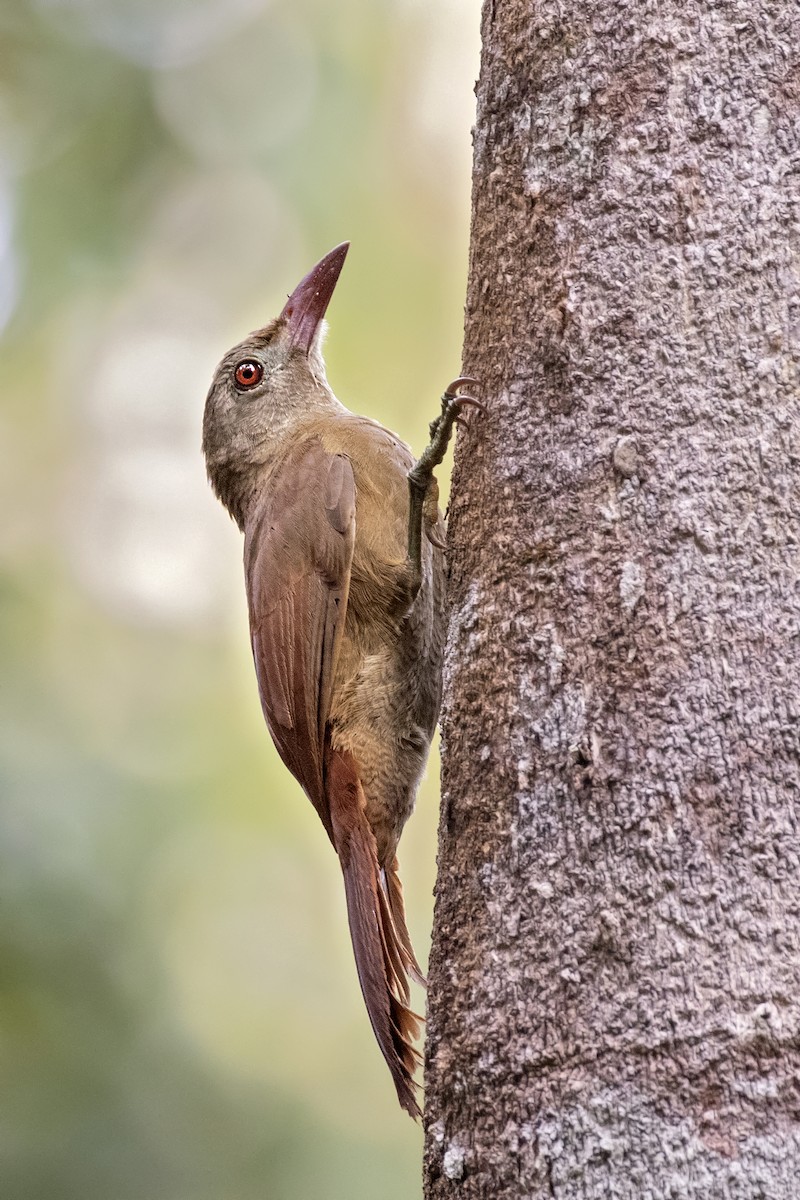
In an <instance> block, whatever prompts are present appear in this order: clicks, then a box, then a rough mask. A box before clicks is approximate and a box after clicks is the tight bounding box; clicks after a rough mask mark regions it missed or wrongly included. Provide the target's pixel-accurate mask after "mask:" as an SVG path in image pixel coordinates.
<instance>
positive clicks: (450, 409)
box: [408, 375, 486, 594]
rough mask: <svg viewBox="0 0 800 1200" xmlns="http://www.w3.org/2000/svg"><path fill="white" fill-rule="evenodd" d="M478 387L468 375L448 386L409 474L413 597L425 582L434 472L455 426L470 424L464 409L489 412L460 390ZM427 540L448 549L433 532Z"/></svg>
mask: <svg viewBox="0 0 800 1200" xmlns="http://www.w3.org/2000/svg"><path fill="white" fill-rule="evenodd" d="M479 386H480V385H479V383H478V381H477V379H472V378H471V377H470V376H469V375H460V376H459V377H458V379H454V380H453V382H452V383H451V384H448V386H447V388H446V389H445V392H444V395H443V396H442V411H441V413H440V414H439V416H438V417H436V419H435V420H434V421H431V424H430V437H431V440H430V442H429V443H428V445H427V446H426V447H425V449H424V450H423V451H422V454H421V455H420V456H419V458H418V459H417V461H416V462H415V463H414V466H413V467H412V468H411V470H410V471H409V472H408V486H409V492H410V499H411V507H410V510H409V519H408V559H409V564H410V568H411V577H412V579H413V581H414V587H413V588H412V591H413V592H414V594H416V591H418V590H419V584H420V581H421V579H422V511H423V508H424V506H425V497H426V496H427V494H428V489H429V488H430V486H431V484H432V482H433V472H434V470H435V468H436V467H438V466H439V465H440V463H441V462H442V460H443V458H444V456H445V454H446V453H447V447H448V445H449V442H450V438H451V436H452V433H453V426H454V425H457V424H460V425H464V424H466V423H467V422H466V420H465V418H464V415H463V414H464V409H466V408H474V409H476V410H477V411H478V412H480V413H484V412H486V405H485V404H483V402H482V401H480V400H476V398H475V397H474V396H470V395H469V394H468V393H466V392H462V390H461V389H462V388H466V387H470V388H477V387H479ZM428 539H429V541H431V542H433V544H434V545H435V546H438V547H439V548H440V549H444V548H445V547H444V546H442V545H441V543H440V542H439V541H438V540H435V539H434V538H432V537H431V535H430V532H428Z"/></svg>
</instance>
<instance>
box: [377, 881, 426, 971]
mask: <svg viewBox="0 0 800 1200" xmlns="http://www.w3.org/2000/svg"><path fill="white" fill-rule="evenodd" d="M381 878H382V881H383V886H384V890H385V892H386V898H387V900H388V901H389V909H390V910H391V914H392V921H393V923H394V927H395V929H396V931H397V936H398V938H399V939H400V944H401V946H402V947H403V959H404V962H405V968H406V970H407V971H408V974H409V975H410V976H411V978H412V979H413V980H414V981H415V982H416V983H418V984H419V985H420V986H421V987H424V988H426V987H427V986H428V981H427V979H426V978H425V976H424V975H423V974H422V968H421V967H420V965H419V963H418V962H417V956H416V954H415V953H414V947H413V946H412V945H411V938H410V936H409V933H408V926H407V925H406V906H405V904H404V903H403V885H402V883H401V882H400V864H399V863H398V861H397V858H396V857H395V858H394V859H393V860H392V862H391V863H390V864H389V865H388V866H387V867H385V868H384V869H383V870H382V871H381Z"/></svg>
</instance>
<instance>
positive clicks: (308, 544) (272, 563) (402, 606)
mask: <svg viewBox="0 0 800 1200" xmlns="http://www.w3.org/2000/svg"><path fill="white" fill-rule="evenodd" d="M348 245H349V243H347V242H345V243H343V244H342V245H341V246H337V247H336V248H335V249H334V250H331V252H330V253H329V254H327V255H326V256H325V258H323V259H322V260H321V262H319V263H318V264H317V265H316V266H315V267H314V268H313V270H312V271H310V272H309V274H308V275H307V276H306V277H305V279H303V280H302V282H301V283H299V284H298V286H297V287H296V288H295V290H294V291H293V292H292V294H291V296H290V297H289V299H288V301H287V303H286V305H285V307H284V309H283V311H282V312H281V314H280V316H279V317H277V318H276V319H275V320H274V321H271V322H270V324H269V325H267V326H266V327H265V328H264V329H261V330H258V331H257V332H256V333H253V334H251V335H250V337H248V338H246V339H245V341H243V342H241V343H240V344H239V345H238V346H235V347H234V349H233V350H231V351H230V352H229V353H228V354H226V355H225V357H224V358H223V360H222V362H221V363H220V365H219V366H218V367H217V370H216V372H215V375H214V379H213V382H212V384H211V389H210V391H209V393H208V398H207V400H206V407H205V416H204V421H203V451H204V454H205V458H206V464H207V467H208V475H209V479H210V481H211V485H212V487H213V489H214V491H215V492H216V494H217V496H218V497H219V499H220V500H221V501H222V503H223V504H224V505H225V507H226V508H227V509H228V511H229V512H230V514H231V516H232V517H233V518H234V520H235V521H236V523H237V524H238V526H239V528H240V529H241V530H242V531H243V533H244V539H245V540H244V565H245V580H246V587H247V600H248V605H249V609H250V633H251V641H252V647H253V657H254V660H255V667H256V676H257V679H258V689H259V693H260V696H261V705H262V709H263V712H264V717H265V719H266V722H267V725H268V727H269V731H270V733H271V734H272V738H273V740H274V742H275V745H276V747H277V749H278V752H279V754H280V756H281V758H282V759H283V761H284V763H285V764H286V766H287V767H288V768H289V770H290V771H291V772H292V774H293V775H294V777H295V778H296V779H297V780H298V782H299V783H300V785H301V786H302V788H303V789H304V791H305V792H306V795H307V796H308V798H309V799H310V801H311V803H312V804H313V805H314V807H315V809H316V810H317V813H318V814H319V817H320V820H321V821H322V824H323V825H324V826H325V830H326V832H327V834H328V837H329V838H330V840H331V842H332V843H333V846H334V849H335V850H336V853H337V854H338V856H339V861H340V863H341V867H342V872H343V875H344V886H345V894H346V899H347V913H348V919H349V924H350V933H351V937H352V941H353V951H354V953H355V960H356V967H357V969H358V977H359V981H360V983H361V990H362V992H363V994H364V1000H365V1002H366V1007H367V1011H368V1013H369V1018H370V1021H371V1023H372V1028H373V1030H374V1033H375V1037H376V1038H377V1041H378V1045H379V1046H380V1048H381V1051H382V1053H383V1056H384V1058H385V1059H386V1062H387V1064H388V1066H389V1070H390V1071H391V1073H392V1078H393V1080H394V1084H395V1087H396V1089H397V1095H398V1099H399V1100H400V1103H401V1105H402V1106H403V1108H405V1109H406V1110H407V1111H408V1112H409V1113H411V1115H412V1116H418V1115H419V1106H418V1104H417V1101H416V1098H415V1095H414V1089H415V1086H416V1085H415V1083H414V1079H413V1075H414V1071H415V1068H416V1066H417V1064H418V1062H419V1055H418V1054H417V1052H416V1050H415V1049H414V1046H413V1042H414V1039H415V1038H416V1037H417V1036H418V1034H419V1024H418V1021H419V1018H417V1017H416V1016H415V1014H414V1013H413V1012H412V1011H411V1009H410V1007H409V995H410V993H409V976H411V977H413V978H415V979H417V980H419V981H420V982H422V983H424V979H423V977H422V973H421V971H420V968H419V965H418V963H417V960H416V957H415V955H414V951H413V949H412V946H411V939H410V938H409V935H408V929H407V928H406V919H405V912H404V908H403V890H402V887H401V884H400V877H399V875H398V864H397V857H396V850H397V843H398V841H399V840H400V834H401V833H402V830H403V826H404V825H405V823H406V821H407V819H408V817H409V816H410V814H411V811H412V809H413V807H414V799H415V794H416V790H417V785H418V782H419V779H420V776H421V774H422V770H423V768H424V765H425V760H426V758H427V755H428V750H429V747H430V742H431V738H432V736H433V731H434V727H435V725H436V720H437V717H438V713H439V703H440V698H441V669H442V652H443V646H444V637H445V567H444V555H443V545H444V525H443V522H442V518H441V515H440V513H439V509H438V506H437V498H438V491H437V486H436V481H435V478H434V476H433V468H434V467H435V466H437V465H438V464H439V463H440V462H441V461H442V458H443V457H444V453H445V450H446V448H447V444H448V441H449V438H450V434H451V432H452V428H453V424H454V423H455V421H456V420H457V419H458V417H459V413H460V411H461V409H462V408H463V407H464V406H465V405H474V406H476V407H478V408H480V407H482V406H481V405H480V404H479V403H478V401H476V400H475V399H474V398H473V397H470V396H465V395H463V394H461V393H460V389H461V387H463V386H466V385H468V384H471V383H473V382H474V381H473V380H469V379H466V378H461V379H457V380H455V381H454V383H453V384H451V385H450V387H449V388H448V389H447V391H446V392H445V395H444V397H443V401H442V413H441V416H440V417H438V418H437V420H436V421H434V422H433V424H432V425H431V443H430V445H429V446H428V448H427V450H426V451H425V453H424V454H423V455H422V457H421V458H420V460H419V461H418V462H417V463H415V462H414V458H413V456H412V454H411V451H410V450H409V448H408V447H407V446H406V445H405V444H404V443H403V442H401V441H400V439H399V438H397V437H396V436H395V435H394V434H393V433H390V432H389V430H388V429H384V427H383V426H382V425H379V424H378V423H377V422H376V421H371V420H369V419H368V418H366V417H359V416H355V415H354V414H353V413H351V412H349V411H348V410H347V409H346V408H345V407H344V405H342V404H340V403H339V401H338V400H337V399H336V397H335V396H334V394H333V392H332V391H331V388H330V386H329V384H328V380H327V378H326V375H325V364H324V362H323V359H322V337H323V333H324V322H323V317H324V315H325V311H326V309H327V307H328V303H329V301H330V298H331V296H332V294H333V290H334V287H335V286H336V281H337V280H338V278H339V273H340V271H341V269H342V266H343V264H344V259H345V255H346V254H347V250H348Z"/></svg>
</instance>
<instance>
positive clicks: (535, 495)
mask: <svg viewBox="0 0 800 1200" xmlns="http://www.w3.org/2000/svg"><path fill="white" fill-rule="evenodd" d="M483 38H484V50H483V61H482V68H481V77H480V81H479V84H478V116H477V126H476V130H475V164H474V195H473V230H472V246H471V266H470V280H469V291H468V299H467V314H466V345H465V357H464V371H465V373H468V374H470V375H475V376H476V377H478V378H480V379H481V380H483V381H484V383H485V392H486V396H487V399H488V401H489V404H490V408H491V415H490V417H489V418H488V419H486V420H484V421H483V422H482V423H481V424H480V427H478V424H477V423H476V425H475V428H474V430H473V431H472V432H470V433H467V434H461V435H460V446H459V450H458V455H457V466H456V475H455V479H454V487H453V497H454V498H453V502H452V511H451V526H450V540H451V546H452V549H451V554H450V564H451V595H452V604H453V614H452V624H451V630H450V639H449V652H448V671H447V680H446V696H447V700H446V710H445V716H444V723H443V739H444V740H443V762H444V779H443V802H442V814H441V828H440V854H439V878H438V884H437V900H436V916H435V928H434V945H433V953H432V960H431V968H430V994H429V1026H428V1046H427V1109H426V1164H425V1174H426V1196H427V1197H428V1200H445V1198H448V1200H449V1198H451V1197H456V1196H457V1197H464V1198H466V1197H475V1198H478V1197H480V1198H481V1200H505V1198H507V1197H540V1196H543V1197H548V1198H552V1197H558V1198H559V1200H562V1198H563V1200H577V1198H580V1200H594V1198H598V1200H599V1198H601V1197H602V1198H603V1200H607V1198H612V1200H618V1198H623V1197H624V1198H626V1200H627V1198H630V1200H646V1198H648V1197H650V1198H653V1200H661V1198H662V1197H675V1198H691V1200H695V1198H697V1200H699V1198H700V1197H702V1198H703V1200H709V1198H711V1200H717V1198H720V1200H722V1198H725V1200H728V1198H730V1200H733V1198H735V1200H753V1198H755V1197H764V1198H769V1200H797V1197H798V1195H800V926H799V925H798V918H799V917H800V817H799V814H798V802H799V801H800V700H799V699H798V684H799V683H800V555H799V554H798V540H799V539H800V483H799V481H800V398H799V397H800V393H799V391H798V361H799V359H800V347H799V345H798V342H799V341H800V338H799V337H798V330H799V329H800V66H799V65H798V63H799V61H800V6H798V4H797V3H796V2H794V0H792V2H789V0H785V2H783V3H781V2H777V0H774V2H769V0H720V2H717V3H714V2H713V0H660V2H659V3H657V4H656V3H647V2H641V3H635V4H630V3H629V2H628V0H557V2H556V0H541V2H534V0H486V4H485V7H484V12H483Z"/></svg>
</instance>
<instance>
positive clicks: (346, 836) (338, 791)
mask: <svg viewBox="0 0 800 1200" xmlns="http://www.w3.org/2000/svg"><path fill="white" fill-rule="evenodd" d="M325 790H326V792H327V795H328V802H329V805H330V813H331V825H332V828H333V841H334V845H335V847H336V851H337V853H338V855H339V861H340V863H341V865H342V874H343V876H344V890H345V895H346V898H347V916H348V920H349V923H350V936H351V938H352V941H353V952H354V954H355V959H356V969H357V970H358V978H359V982H360V983H361V991H362V993H363V996H364V1002H365V1003H366V1006H367V1012H368V1013H369V1019H370V1023H371V1024H372V1029H373V1032H374V1034H375V1037H376V1039H377V1042H378V1045H379V1046H380V1048H381V1052H382V1053H383V1057H384V1058H385V1059H386V1063H387V1066H388V1067H389V1070H390V1071H391V1073H392V1079H393V1080H394V1085H395V1088H396V1089H397V1098H398V1100H399V1101H400V1104H401V1106H402V1107H403V1108H404V1109H405V1110H406V1112H408V1113H410V1114H411V1116H412V1117H414V1118H417V1117H419V1116H420V1108H419V1105H418V1103H417V1100H416V1096H415V1094H414V1092H415V1088H416V1084H415V1082H414V1071H415V1070H416V1068H417V1066H418V1065H419V1063H420V1056H419V1054H418V1053H417V1051H416V1050H415V1049H414V1045H413V1043H414V1040H415V1039H416V1038H417V1037H418V1036H419V1022H420V1018H419V1017H417V1016H416V1014H415V1013H413V1012H412V1011H411V1009H410V1008H409V1006H408V1002H409V986H408V974H407V972H408V970H409V969H411V966H412V965H413V967H414V968H415V972H418V970H419V968H417V967H416V960H415V959H414V954H413V951H411V950H410V944H411V943H410V941H409V940H408V932H407V930H406V929H405V919H403V922H402V929H403V935H404V936H402V935H401V934H400V932H399V931H398V929H397V928H396V925H395V921H394V920H393V918H392V911H393V910H392V907H391V901H390V900H389V898H388V895H387V892H388V888H387V892H384V889H383V887H382V886H381V883H380V879H379V875H380V869H379V867H378V854H377V849H376V846H375V838H374V836H373V833H372V829H371V828H370V825H369V822H368V821H367V816H366V801H365V797H364V789H363V788H362V786H361V780H360V779H359V775H358V770H357V767H356V763H355V760H354V758H353V756H352V755H351V754H350V753H348V752H347V751H344V750H334V749H332V748H331V749H330V750H329V752H328V756H327V771H326V780H325ZM398 885H399V881H398ZM400 896H401V901H400V903H401V905H402V892H401V893H400Z"/></svg>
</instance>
